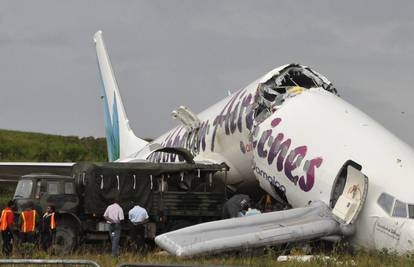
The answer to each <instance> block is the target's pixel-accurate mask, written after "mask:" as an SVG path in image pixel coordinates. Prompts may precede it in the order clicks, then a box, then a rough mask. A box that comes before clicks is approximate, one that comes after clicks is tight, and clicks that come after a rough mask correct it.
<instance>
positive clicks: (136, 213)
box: [128, 205, 149, 249]
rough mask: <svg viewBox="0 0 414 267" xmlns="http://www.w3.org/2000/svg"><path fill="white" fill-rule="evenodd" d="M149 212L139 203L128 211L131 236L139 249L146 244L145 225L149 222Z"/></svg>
mask: <svg viewBox="0 0 414 267" xmlns="http://www.w3.org/2000/svg"><path fill="white" fill-rule="evenodd" d="M148 218H149V217H148V212H147V210H146V209H144V208H143V207H141V206H139V205H135V206H134V207H133V208H132V209H130V210H129V212H128V219H129V221H130V222H131V224H132V225H131V231H130V237H131V238H132V241H133V243H135V245H136V246H137V249H142V248H143V247H144V245H145V227H144V224H145V223H147V222H148Z"/></svg>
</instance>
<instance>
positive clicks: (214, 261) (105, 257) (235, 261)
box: [12, 244, 414, 267]
mask: <svg viewBox="0 0 414 267" xmlns="http://www.w3.org/2000/svg"><path fill="white" fill-rule="evenodd" d="M109 247H110V244H107V246H99V247H98V248H97V247H96V246H91V245H86V246H83V247H82V248H81V249H80V250H78V251H77V252H76V253H75V254H72V255H67V256H65V257H64V258H65V259H88V260H94V261H96V262H97V263H98V264H99V265H100V266H102V267H106V266H108V267H109V266H117V265H119V264H121V263H141V264H142V263H145V264H188V265H190V264H194V265H218V266H226V265H233V266H263V267H270V266H384V267H385V266H413V265H414V259H413V257H410V256H397V255H395V254H388V253H386V252H366V251H358V252H356V253H349V252H338V251H337V252H333V253H326V254H325V253H321V254H320V255H321V256H329V257H330V259H328V260H326V259H323V258H322V257H321V258H317V259H314V260H311V261H310V262H299V261H290V262H277V260H276V259H277V257H278V256H279V253H277V252H274V251H273V250H267V251H265V252H264V253H261V255H257V253H255V255H252V254H250V253H240V254H222V255H217V256H209V257H196V258H191V259H183V258H178V257H174V256H170V255H163V254H162V253H159V251H155V252H151V253H147V254H140V253H132V252H127V251H123V252H122V253H121V256H120V257H119V258H117V259H115V258H112V256H111V255H110V251H109V250H110V248H109ZM18 249H19V248H18V247H16V248H15V251H14V255H13V257H12V258H22V256H21V255H19V253H18ZM30 256H31V258H36V259H60V257H57V256H49V255H48V254H46V253H45V252H43V251H38V250H36V251H34V252H33V254H32V255H26V257H30ZM33 266H34V265H33Z"/></svg>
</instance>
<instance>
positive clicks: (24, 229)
mask: <svg viewBox="0 0 414 267" xmlns="http://www.w3.org/2000/svg"><path fill="white" fill-rule="evenodd" d="M38 224H39V216H38V215H37V212H36V210H35V209H33V206H29V207H27V208H26V209H25V210H24V211H22V213H21V214H20V217H19V232H20V240H21V242H22V243H34V242H35V240H36V239H35V237H36V230H37V226H38Z"/></svg>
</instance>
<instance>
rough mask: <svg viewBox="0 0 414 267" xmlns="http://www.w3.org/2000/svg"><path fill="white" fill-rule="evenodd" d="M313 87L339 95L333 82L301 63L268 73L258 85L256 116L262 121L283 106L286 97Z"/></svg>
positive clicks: (256, 119) (257, 119)
mask: <svg viewBox="0 0 414 267" xmlns="http://www.w3.org/2000/svg"><path fill="white" fill-rule="evenodd" d="M311 88H323V89H324V90H326V91H328V92H331V93H333V94H335V95H338V92H337V90H336V88H335V87H334V86H333V85H332V83H331V82H330V81H329V80H328V79H326V78H325V77H324V76H322V75H321V74H319V73H317V72H316V71H314V70H312V69H310V68H308V67H306V66H302V65H299V64H289V65H287V66H285V67H284V68H282V69H281V70H279V71H276V72H270V73H269V74H267V75H266V76H265V77H264V78H263V79H262V81H261V82H260V83H259V85H258V87H257V94H256V98H255V105H254V107H253V109H254V118H255V121H256V123H260V122H262V121H263V120H265V119H266V118H267V117H269V116H270V114H272V113H273V112H274V111H276V110H277V108H278V107H279V106H281V105H282V104H283V103H284V102H285V100H286V99H288V98H291V97H294V96H297V95H299V94H301V93H302V92H303V91H305V90H308V89H311Z"/></svg>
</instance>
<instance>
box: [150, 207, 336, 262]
mask: <svg viewBox="0 0 414 267" xmlns="http://www.w3.org/2000/svg"><path fill="white" fill-rule="evenodd" d="M340 232H341V227H340V224H339V223H338V222H337V221H336V220H335V219H334V218H333V216H332V213H331V210H330V209H329V208H328V206H327V205H326V204H324V203H323V202H314V203H312V204H311V205H310V206H308V207H304V208H296V209H290V210H284V211H276V212H269V213H264V214H258V215H253V216H246V217H239V218H232V219H227V220H220V221H214V222H208V223H202V224H198V225H194V226H190V227H186V228H183V229H180V230H176V231H173V232H169V233H165V234H162V235H159V236H157V237H156V238H155V242H156V243H157V245H158V246H160V247H161V248H163V249H164V250H166V251H168V252H169V253H171V254H173V255H176V256H182V257H191V256H196V255H205V254H216V253H221V252H225V251H233V250H244V249H249V248H255V247H261V246H266V245H277V244H282V243H287V242H296V241H305V240H311V239H315V238H320V237H325V236H330V235H334V234H339V233H340Z"/></svg>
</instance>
